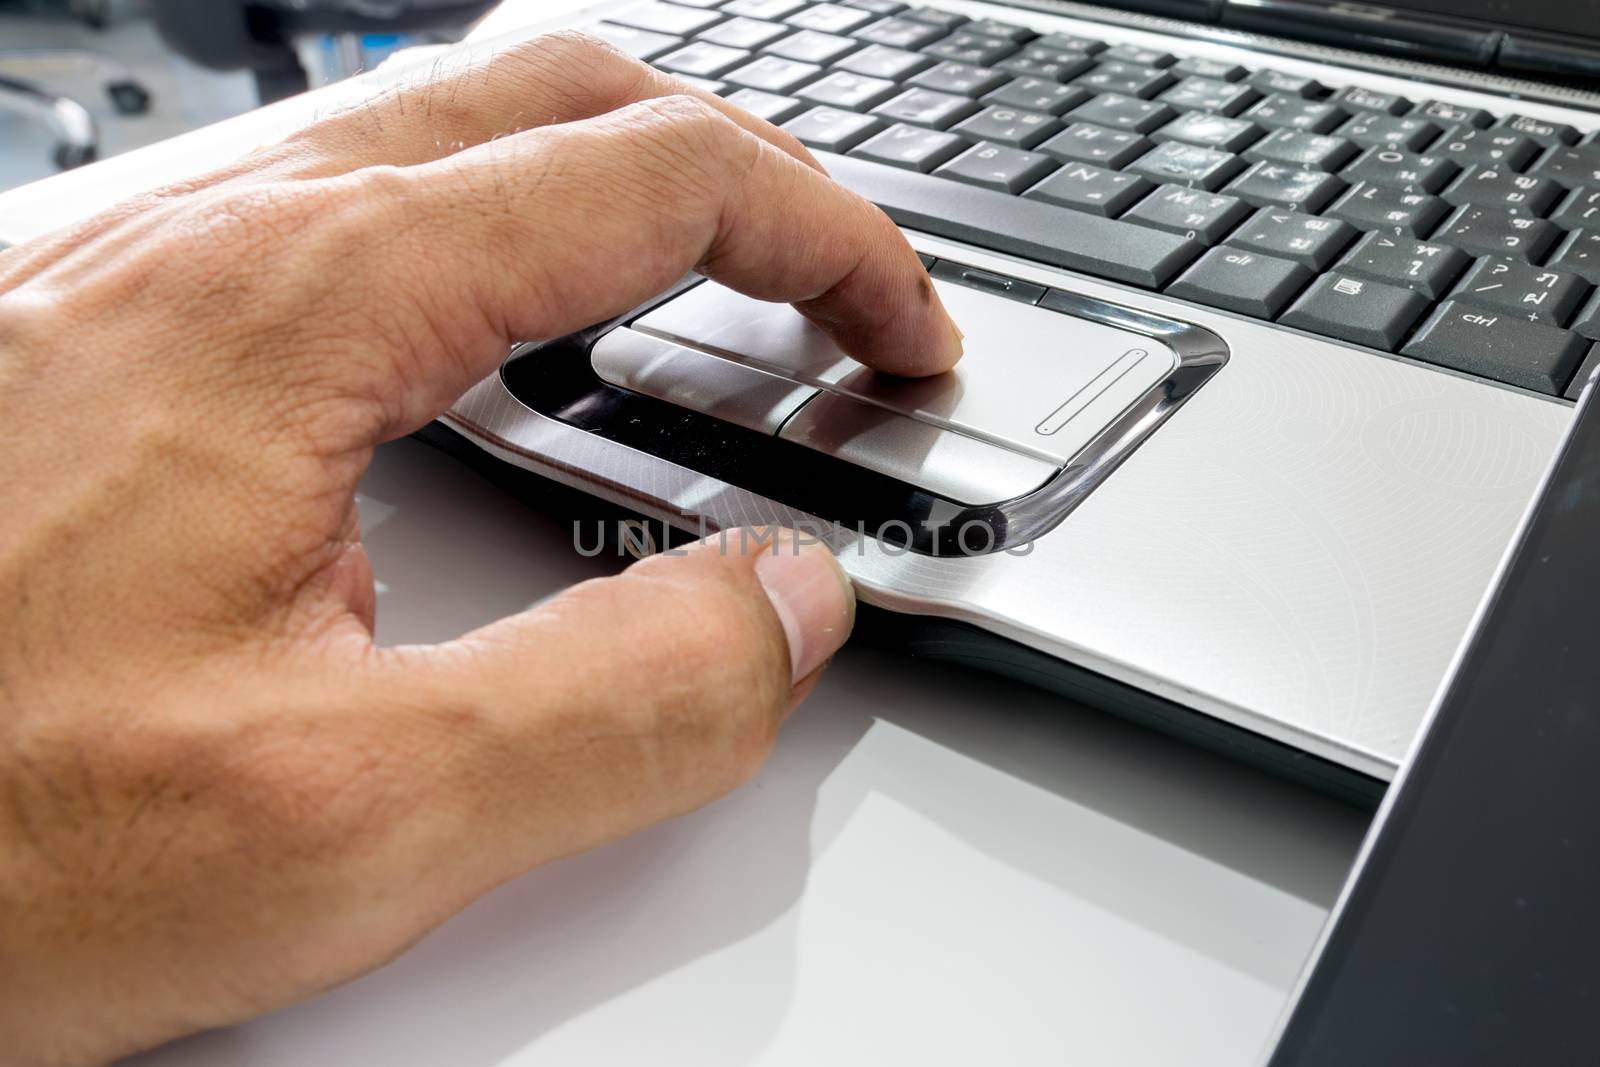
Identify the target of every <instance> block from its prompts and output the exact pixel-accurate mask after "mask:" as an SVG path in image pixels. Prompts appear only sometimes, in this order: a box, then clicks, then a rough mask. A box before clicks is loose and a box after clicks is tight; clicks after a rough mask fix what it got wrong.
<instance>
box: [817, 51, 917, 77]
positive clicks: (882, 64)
mask: <svg viewBox="0 0 1600 1067" xmlns="http://www.w3.org/2000/svg"><path fill="white" fill-rule="evenodd" d="M933 62H934V61H933V60H932V59H930V58H929V57H927V56H925V55H923V54H922V53H920V52H907V51H906V50H904V49H903V48H890V47H888V46H887V45H881V44H869V45H867V47H865V48H863V49H862V50H861V51H859V52H853V53H851V54H850V55H847V56H845V57H844V58H843V59H841V60H839V61H838V62H836V63H834V67H835V68H837V69H839V70H848V71H849V72H850V73H852V74H864V75H866V76H867V77H869V78H887V79H889V80H890V81H896V82H897V81H904V80H905V79H907V78H909V77H911V76H912V75H913V74H918V73H921V72H922V71H925V70H927V69H928V68H929V67H931V66H933Z"/></svg>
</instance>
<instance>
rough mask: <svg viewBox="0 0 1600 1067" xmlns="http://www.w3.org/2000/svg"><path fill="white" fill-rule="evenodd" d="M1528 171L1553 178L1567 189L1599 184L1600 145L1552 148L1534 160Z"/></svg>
mask: <svg viewBox="0 0 1600 1067" xmlns="http://www.w3.org/2000/svg"><path fill="white" fill-rule="evenodd" d="M1528 173H1530V174H1542V175H1544V176H1545V177H1546V178H1553V179H1555V180H1556V181H1557V182H1559V183H1561V184H1562V185H1564V186H1566V187H1567V188H1568V189H1577V188H1579V187H1580V186H1585V185H1600V145H1595V144H1580V145H1573V146H1571V147H1567V146H1565V145H1563V146H1562V147H1560V148H1552V149H1550V150H1549V151H1547V152H1546V153H1545V154H1544V155H1543V156H1541V157H1539V159H1537V160H1535V161H1534V164H1533V166H1531V167H1529V168H1528Z"/></svg>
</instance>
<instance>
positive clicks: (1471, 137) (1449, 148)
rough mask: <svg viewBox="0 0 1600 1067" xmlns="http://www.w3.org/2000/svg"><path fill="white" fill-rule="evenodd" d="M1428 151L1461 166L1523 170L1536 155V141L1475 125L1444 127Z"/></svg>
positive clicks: (1512, 132)
mask: <svg viewBox="0 0 1600 1067" xmlns="http://www.w3.org/2000/svg"><path fill="white" fill-rule="evenodd" d="M1428 154H1429V155H1433V156H1437V157H1439V158H1441V159H1448V160H1450V161H1451V162H1453V163H1458V164H1460V165H1461V166H1463V167H1471V166H1482V167H1499V168H1501V169H1502V170H1514V171H1519V172H1520V171H1524V170H1527V169H1528V164H1530V163H1532V162H1533V160H1534V158H1535V157H1536V156H1538V154H1539V143H1538V142H1537V141H1535V140H1534V139H1533V138H1532V137H1528V136H1525V135H1523V134H1520V133H1516V132H1515V131H1513V130H1505V129H1489V130H1480V129H1478V128H1477V127H1476V126H1457V127H1456V128H1455V129H1452V130H1446V131H1445V134H1444V136H1443V137H1441V138H1439V139H1438V140H1437V141H1435V142H1434V145H1433V147H1432V148H1430V149H1428Z"/></svg>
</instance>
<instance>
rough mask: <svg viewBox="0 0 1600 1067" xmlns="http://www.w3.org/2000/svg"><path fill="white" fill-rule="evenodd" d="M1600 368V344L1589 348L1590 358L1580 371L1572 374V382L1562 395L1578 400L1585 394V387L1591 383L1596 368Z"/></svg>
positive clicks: (1585, 361)
mask: <svg viewBox="0 0 1600 1067" xmlns="http://www.w3.org/2000/svg"><path fill="white" fill-rule="evenodd" d="M1597 368H1600V345H1595V346H1594V347H1593V348H1591V349H1589V355H1588V358H1586V359H1585V360H1584V361H1583V366H1581V367H1579V368H1578V373H1577V374H1574V375H1573V376H1572V382H1571V384H1570V385H1568V386H1567V391H1566V392H1564V393H1562V394H1561V395H1562V396H1564V397H1566V398H1567V399H1568V400H1577V399H1578V398H1579V397H1581V396H1582V395H1583V387H1584V386H1586V385H1588V384H1589V380H1590V379H1591V378H1593V377H1594V373H1595V370H1596V369H1597Z"/></svg>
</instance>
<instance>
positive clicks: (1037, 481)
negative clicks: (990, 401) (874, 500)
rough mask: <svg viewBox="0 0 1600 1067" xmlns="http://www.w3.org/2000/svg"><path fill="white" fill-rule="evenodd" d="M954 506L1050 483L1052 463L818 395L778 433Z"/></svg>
mask: <svg viewBox="0 0 1600 1067" xmlns="http://www.w3.org/2000/svg"><path fill="white" fill-rule="evenodd" d="M778 436H779V437H782V438H783V439H784V440H786V441H794V442H796V443H798V444H802V445H805V446H806V447H808V448H814V449H816V450H817V451H819V452H824V453H827V454H828V455H830V456H834V457H836V458H838V459H842V460H846V461H848V462H850V463H854V464H856V465H857V466H860V467H865V468H867V469H868V470H873V471H877V472H878V473H879V474H885V475H888V476H889V477H891V478H895V479H898V480H899V481H902V482H908V483H910V484H911V485H915V486H918V487H920V488H922V489H926V490H927V491H929V492H930V493H934V494H936V495H938V496H942V497H945V498H946V499H948V500H953V501H955V502H956V503H959V504H994V503H999V502H1000V501H1003V500H1010V499H1012V498H1014V497H1019V496H1022V495H1023V494H1025V493H1029V492H1032V491H1033V490H1034V489H1037V488H1038V487H1039V486H1041V485H1043V484H1044V483H1045V482H1047V481H1049V480H1050V479H1051V478H1052V477H1054V476H1055V474H1056V472H1057V468H1056V466H1055V465H1054V464H1052V463H1047V462H1045V461H1044V460H1041V459H1036V458H1034V457H1032V456H1025V455H1023V454H1022V453H1020V452H1014V451H1012V450H1010V449H1007V448H1000V447H997V446H995V445H992V444H989V443H987V442H984V441H979V440H976V439H974V438H971V437H968V436H966V435H965V434H960V433H956V432H955V431H953V430H947V429H941V428H940V427H937V426H931V425H929V424H928V423H925V422H918V421H917V420H915V419H911V418H907V417H906V416H904V415H897V414H895V413H894V412H892V411H886V410H884V409H883V408H881V407H876V406H874V405H871V404H864V403H862V402H861V401H859V400H852V399H850V398H848V397H843V396H836V395H833V394H829V393H818V394H817V395H816V396H815V397H813V398H812V399H811V400H810V401H809V402H807V403H806V405H805V406H804V407H802V408H801V409H800V410H799V411H798V412H796V413H795V415H794V416H793V417H792V418H790V419H789V421H788V422H786V423H784V426H783V429H782V430H781V431H780V432H779V434H778Z"/></svg>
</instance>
